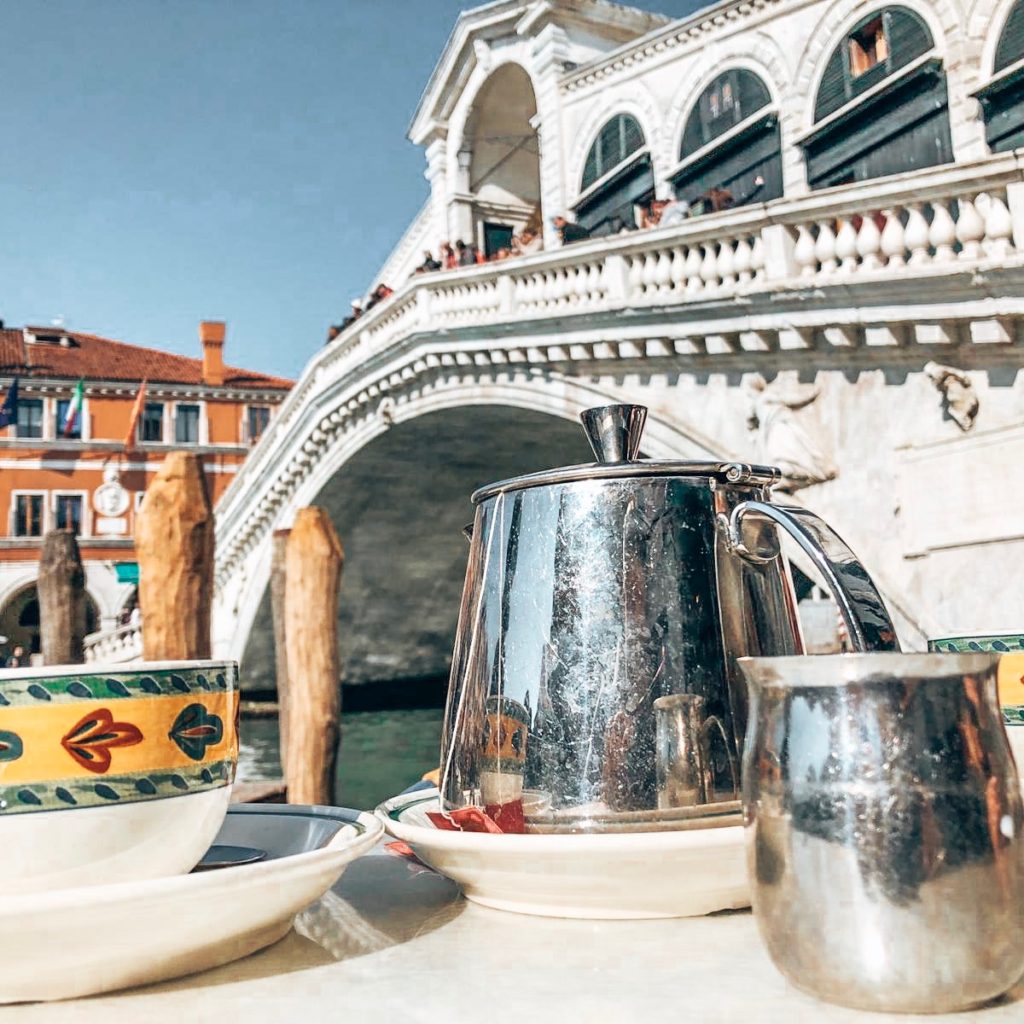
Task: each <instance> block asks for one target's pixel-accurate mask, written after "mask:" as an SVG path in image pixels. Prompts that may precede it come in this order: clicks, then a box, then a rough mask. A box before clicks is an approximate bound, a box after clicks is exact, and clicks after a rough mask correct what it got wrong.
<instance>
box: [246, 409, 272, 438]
mask: <svg viewBox="0 0 1024 1024" xmlns="http://www.w3.org/2000/svg"><path fill="white" fill-rule="evenodd" d="M269 422H270V407H269V406H266V405H250V406H249V440H250V441H252V442H253V443H255V442H256V441H258V440H259V439H260V438H261V437H262V436H263V431H264V430H266V429H267V424H268V423H269Z"/></svg>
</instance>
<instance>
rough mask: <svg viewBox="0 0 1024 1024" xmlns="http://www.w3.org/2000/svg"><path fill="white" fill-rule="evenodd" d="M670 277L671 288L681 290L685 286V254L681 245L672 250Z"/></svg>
mask: <svg viewBox="0 0 1024 1024" xmlns="http://www.w3.org/2000/svg"><path fill="white" fill-rule="evenodd" d="M671 277H672V290H673V291H676V292H681V291H682V290H683V289H684V288H685V287H686V256H685V254H684V253H683V247H682V246H681V245H677V246H676V247H675V248H674V249H673V250H672V266H671Z"/></svg>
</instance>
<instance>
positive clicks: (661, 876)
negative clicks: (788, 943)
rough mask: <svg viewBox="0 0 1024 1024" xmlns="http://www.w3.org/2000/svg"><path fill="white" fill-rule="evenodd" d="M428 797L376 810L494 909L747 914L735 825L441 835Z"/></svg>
mask: <svg viewBox="0 0 1024 1024" xmlns="http://www.w3.org/2000/svg"><path fill="white" fill-rule="evenodd" d="M439 806H440V803H439V798H438V792H437V790H436V789H424V790H419V791H416V792H412V793H404V794H402V795H401V796H396V797H394V798H392V799H391V800H388V801H386V802H385V803H383V804H381V805H380V807H378V808H377V811H376V813H377V815H378V816H379V817H380V818H381V820H382V821H383V822H384V824H385V826H386V827H387V830H388V832H390V833H391V835H393V836H394V837H395V838H396V839H400V840H402V841H403V842H406V843H408V844H409V846H411V847H412V849H413V850H414V852H415V853H416V856H417V857H419V858H420V860H422V861H423V862H424V863H425V864H429V865H430V866H431V867H432V868H434V869H436V870H437V871H439V872H441V874H443V875H447V876H448V877H449V878H451V879H453V880H454V881H456V882H458V883H459V885H461V886H462V891H463V892H464V893H465V895H466V898H467V899H470V900H473V902H474V903H482V904H483V905H484V906H487V907H495V908H497V909H498V910H511V911H513V912H515V913H519V914H540V915H543V916H545V917H587V918H647V917H696V916H699V915H701V914H710V913H712V912H714V911H716V910H731V909H735V908H737V907H748V906H750V889H749V886H748V884H747V864H746V854H745V850H744V845H743V829H742V827H741V826H739V825H729V826H725V827H721V828H708V829H692V830H686V831H683V830H681V831H677V832H636V833H629V834H621V833H620V834H615V835H491V834H488V833H479V832H446V831H444V830H441V829H437V828H435V827H434V826H433V825H432V824H431V822H430V819H429V818H428V817H427V816H426V812H427V811H436V810H438V809H439Z"/></svg>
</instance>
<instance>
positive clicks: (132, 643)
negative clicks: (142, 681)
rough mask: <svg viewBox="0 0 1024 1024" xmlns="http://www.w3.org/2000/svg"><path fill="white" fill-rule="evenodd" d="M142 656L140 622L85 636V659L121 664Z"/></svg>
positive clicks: (137, 659) (136, 659) (87, 660)
mask: <svg viewBox="0 0 1024 1024" xmlns="http://www.w3.org/2000/svg"><path fill="white" fill-rule="evenodd" d="M141 658H142V627H141V626H140V625H138V624H135V625H127V626H118V627H117V628H116V629H111V630H106V631H104V632H99V633H90V634H89V636H87V637H86V638H85V660H86V662H90V663H91V662H95V663H102V664H110V665H119V664H123V663H125V662H129V661H139V660H140V659H141Z"/></svg>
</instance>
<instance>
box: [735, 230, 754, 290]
mask: <svg viewBox="0 0 1024 1024" xmlns="http://www.w3.org/2000/svg"><path fill="white" fill-rule="evenodd" d="M752 257H753V253H752V252H751V250H750V242H749V241H748V240H747V236H746V235H741V236H740V237H739V238H738V239H736V251H735V252H734V253H733V258H732V267H733V270H734V271H735V272H736V279H737V280H738V281H739V283H740V284H741V285H744V284H749V283H750V277H751V274H750V268H751V263H752Z"/></svg>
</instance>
